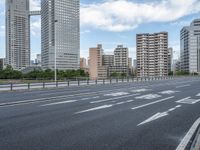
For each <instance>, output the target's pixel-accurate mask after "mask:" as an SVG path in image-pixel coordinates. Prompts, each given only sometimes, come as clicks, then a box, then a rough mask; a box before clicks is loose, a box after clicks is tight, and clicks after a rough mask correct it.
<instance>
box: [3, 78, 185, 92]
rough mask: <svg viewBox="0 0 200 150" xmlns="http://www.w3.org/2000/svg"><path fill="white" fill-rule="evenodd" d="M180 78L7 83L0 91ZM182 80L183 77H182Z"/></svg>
mask: <svg viewBox="0 0 200 150" xmlns="http://www.w3.org/2000/svg"><path fill="white" fill-rule="evenodd" d="M174 78H180V77H173V76H168V77H134V78H110V79H101V80H100V79H99V80H89V79H87V80H80V79H77V80H76V81H71V80H67V81H63V82H59V81H57V82H40V83H22V84H19V83H9V84H0V91H14V90H31V89H45V88H61V87H74V86H87V85H104V84H116V83H127V82H130V83H131V82H145V81H156V80H165V79H174ZM182 78H183V77H182Z"/></svg>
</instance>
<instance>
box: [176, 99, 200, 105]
mask: <svg viewBox="0 0 200 150" xmlns="http://www.w3.org/2000/svg"><path fill="white" fill-rule="evenodd" d="M198 102H200V99H191V97H186V98H184V99H181V100H178V101H176V103H182V104H191V105H192V104H196V103H198Z"/></svg>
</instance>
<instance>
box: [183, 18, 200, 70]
mask: <svg viewBox="0 0 200 150" xmlns="http://www.w3.org/2000/svg"><path fill="white" fill-rule="evenodd" d="M180 34H181V36H180V40H181V42H180V43H181V45H180V47H181V54H180V55H181V70H182V71H185V72H190V73H194V72H196V73H197V72H198V73H200V19H196V20H194V21H193V22H192V23H191V25H190V26H186V27H183V29H182V30H181V33H180Z"/></svg>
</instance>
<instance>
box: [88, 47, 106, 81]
mask: <svg viewBox="0 0 200 150" xmlns="http://www.w3.org/2000/svg"><path fill="white" fill-rule="evenodd" d="M102 56H103V48H102V45H101V44H99V45H97V47H94V48H90V49H89V57H90V65H89V74H90V78H91V79H93V80H96V79H98V78H99V70H100V68H101V67H102Z"/></svg>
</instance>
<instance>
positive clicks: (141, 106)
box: [131, 96, 174, 110]
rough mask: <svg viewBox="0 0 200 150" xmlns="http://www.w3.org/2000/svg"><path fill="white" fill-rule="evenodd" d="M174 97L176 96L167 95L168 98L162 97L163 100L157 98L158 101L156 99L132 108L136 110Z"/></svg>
mask: <svg viewBox="0 0 200 150" xmlns="http://www.w3.org/2000/svg"><path fill="white" fill-rule="evenodd" d="M172 98H174V96H171V97H167V98H164V99H161V100H157V101H154V102H151V103H147V104H144V105H140V106H137V107H133V108H131V109H132V110H136V109H139V108H143V107H147V106H150V105H153V104H156V103H160V102H163V101H167V100H169V99H172Z"/></svg>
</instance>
